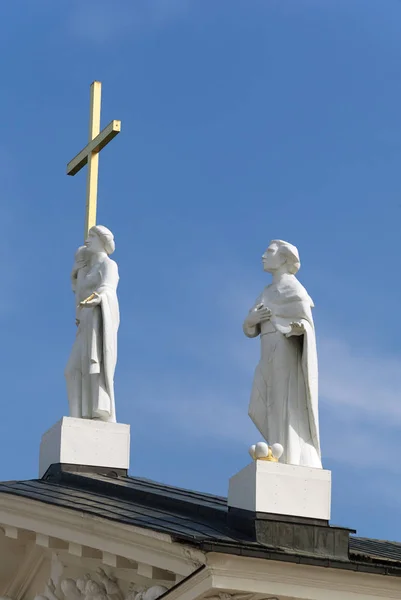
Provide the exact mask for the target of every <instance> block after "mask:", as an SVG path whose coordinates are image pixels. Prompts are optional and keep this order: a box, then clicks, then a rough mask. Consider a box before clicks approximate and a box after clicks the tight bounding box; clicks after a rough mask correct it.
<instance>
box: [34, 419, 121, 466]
mask: <svg viewBox="0 0 401 600" xmlns="http://www.w3.org/2000/svg"><path fill="white" fill-rule="evenodd" d="M129 453H130V426H129V425H124V424H122V423H106V422H104V421H91V420H89V419H74V418H72V417H63V418H62V419H61V421H58V422H57V423H56V424H55V425H53V427H52V428H51V429H49V430H48V431H46V433H44V434H43V436H42V441H41V443H40V458H39V477H42V476H43V475H44V474H45V473H46V471H47V469H48V468H49V467H50V465H52V464H55V463H65V464H70V465H83V466H91V467H109V468H112V469H128V467H129Z"/></svg>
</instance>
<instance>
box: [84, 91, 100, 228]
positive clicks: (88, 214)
mask: <svg viewBox="0 0 401 600" xmlns="http://www.w3.org/2000/svg"><path fill="white" fill-rule="evenodd" d="M101 102H102V84H101V83H100V81H94V82H93V83H92V85H91V89H90V109H89V111H90V112H89V139H88V144H90V143H91V141H92V140H94V139H95V137H96V136H97V135H99V133H100V106H101ZM98 176H99V152H90V153H89V154H88V172H87V179H86V211H85V231H84V236H85V239H86V237H87V235H88V231H89V229H90V228H91V227H93V225H96V209H97V185H98Z"/></svg>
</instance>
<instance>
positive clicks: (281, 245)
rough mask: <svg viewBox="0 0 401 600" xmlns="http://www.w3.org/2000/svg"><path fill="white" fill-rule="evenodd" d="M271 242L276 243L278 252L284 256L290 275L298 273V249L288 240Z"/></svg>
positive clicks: (299, 264)
mask: <svg viewBox="0 0 401 600" xmlns="http://www.w3.org/2000/svg"><path fill="white" fill-rule="evenodd" d="M271 243H272V244H277V246H278V249H279V252H280V254H282V255H283V256H285V259H286V264H287V270H288V273H290V275H295V274H296V273H298V271H299V268H300V266H301V261H300V259H299V252H298V249H297V248H296V247H295V246H293V245H292V244H290V243H289V242H284V241H283V240H272V241H271Z"/></svg>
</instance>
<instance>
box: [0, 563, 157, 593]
mask: <svg viewBox="0 0 401 600" xmlns="http://www.w3.org/2000/svg"><path fill="white" fill-rule="evenodd" d="M165 592H167V588H166V587H164V586H162V585H153V586H151V587H148V588H146V587H139V586H136V585H135V584H133V583H132V584H131V585H130V588H129V591H128V594H127V596H126V597H124V594H123V592H122V591H121V588H120V587H119V585H118V582H117V579H116V578H115V577H113V576H112V575H108V574H107V573H106V572H105V571H104V570H103V569H102V568H100V567H99V568H98V569H97V570H96V575H94V576H92V575H90V574H87V575H85V577H82V578H78V579H71V578H67V579H63V580H62V581H61V583H60V588H59V589H56V586H55V584H54V582H53V581H52V579H49V581H48V582H47V584H46V586H45V590H44V593H43V594H40V595H38V596H36V597H35V600H157V598H159V596H161V595H162V594H164V593H165ZM0 600H12V599H11V598H10V599H9V598H4V599H2V598H0Z"/></svg>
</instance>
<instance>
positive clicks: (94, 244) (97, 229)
mask: <svg viewBox="0 0 401 600" xmlns="http://www.w3.org/2000/svg"><path fill="white" fill-rule="evenodd" d="M85 246H86V248H87V251H88V252H93V253H94V252H106V254H108V255H110V254H113V252H114V250H115V247H116V245H115V243H114V235H113V234H112V233H111V231H110V229H107V227H104V225H94V226H93V227H91V228H90V229H89V233H88V237H87V238H86V240H85Z"/></svg>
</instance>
